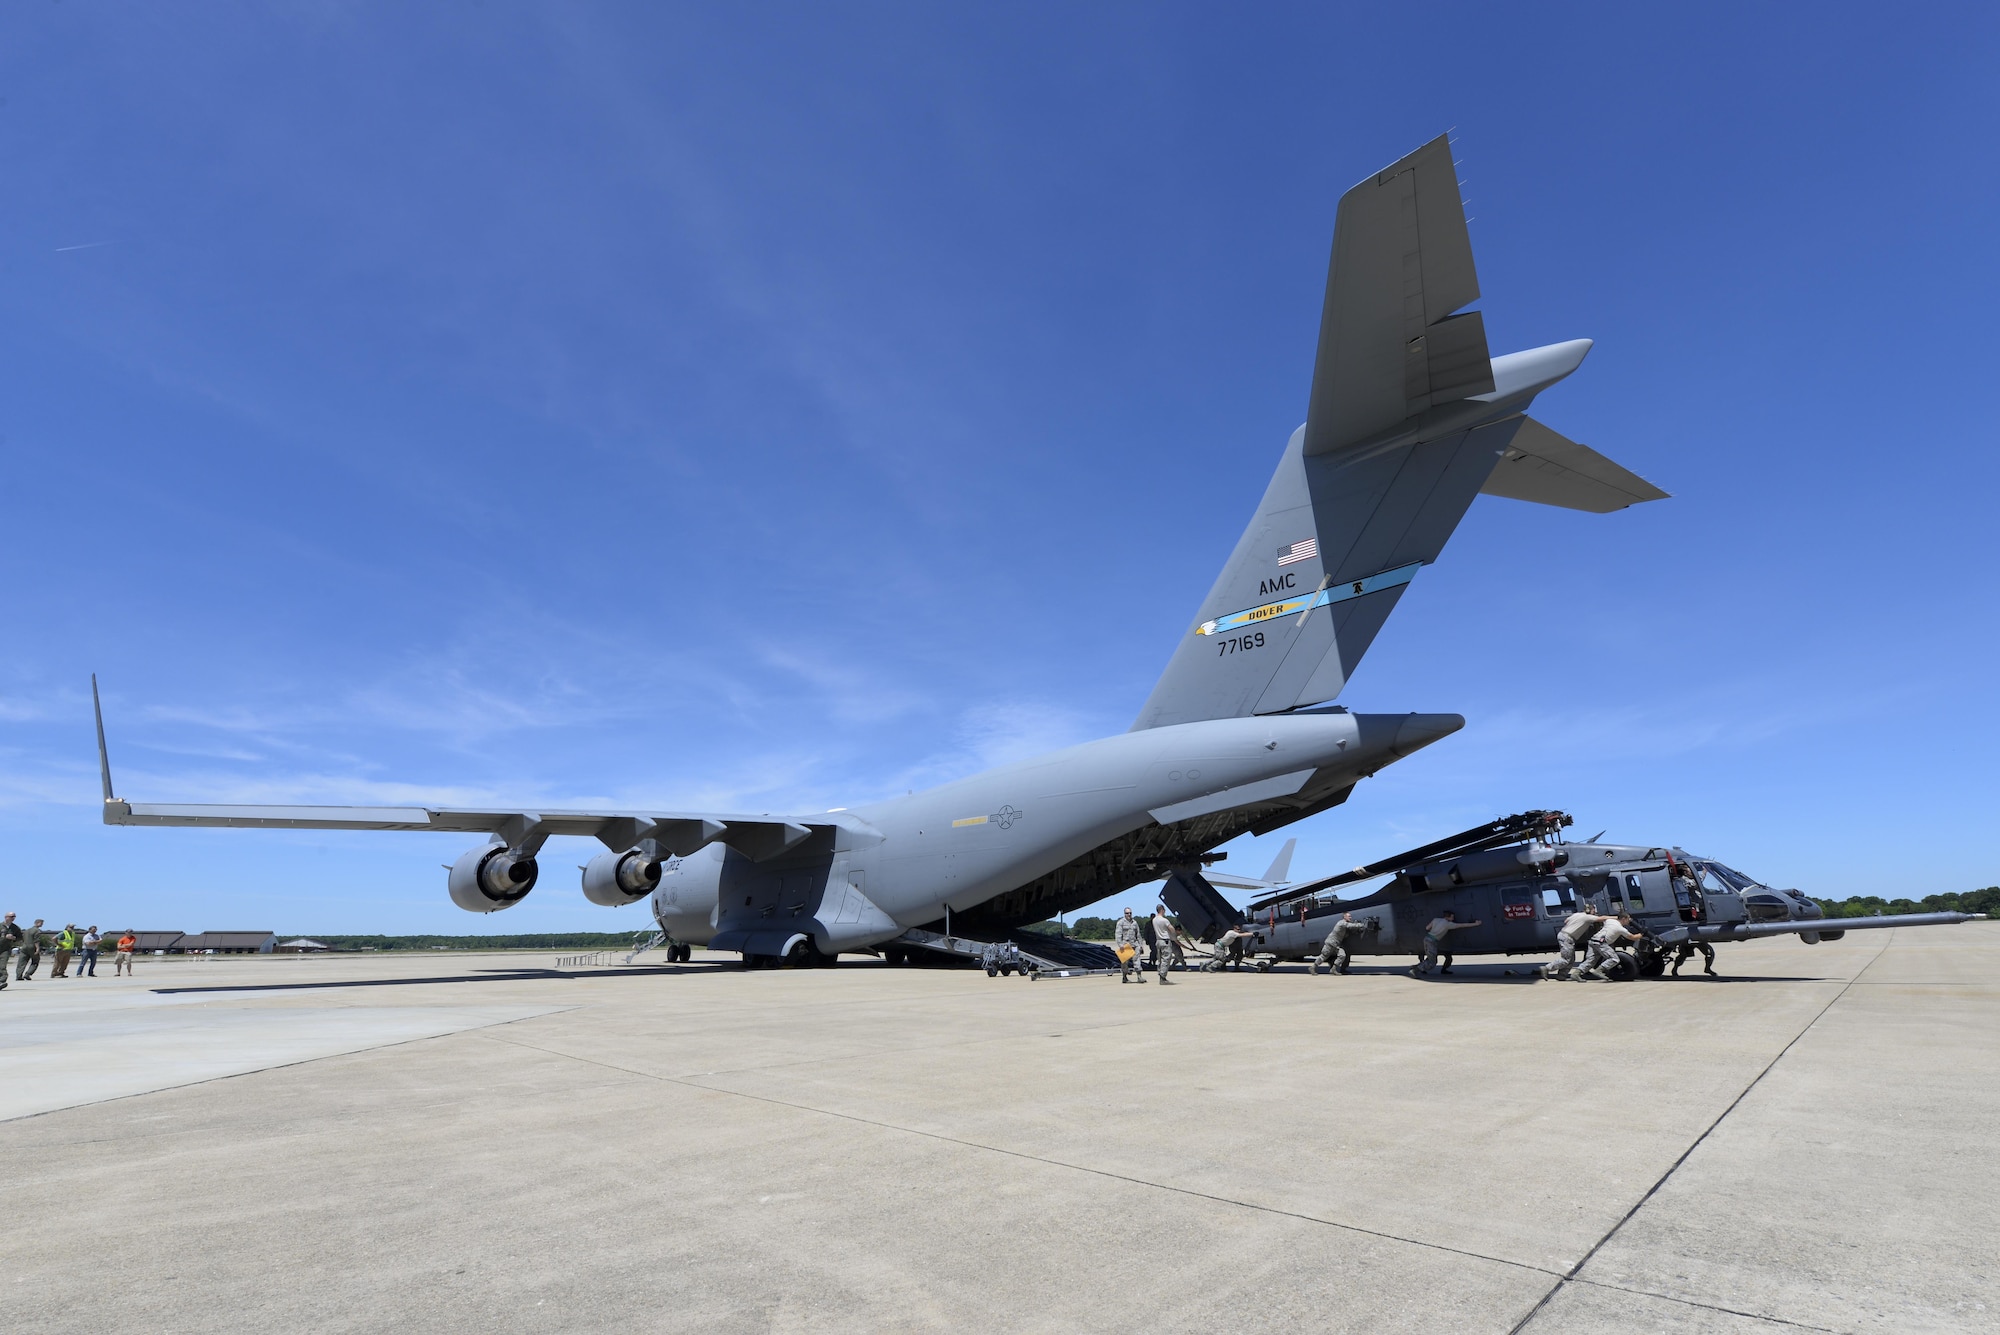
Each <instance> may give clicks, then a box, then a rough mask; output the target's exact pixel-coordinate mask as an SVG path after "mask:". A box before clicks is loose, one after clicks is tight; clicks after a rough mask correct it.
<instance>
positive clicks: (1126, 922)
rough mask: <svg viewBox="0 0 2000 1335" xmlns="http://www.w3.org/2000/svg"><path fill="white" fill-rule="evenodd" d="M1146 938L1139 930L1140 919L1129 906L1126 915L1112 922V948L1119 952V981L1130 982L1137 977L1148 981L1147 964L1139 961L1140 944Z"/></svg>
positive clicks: (1141, 980)
mask: <svg viewBox="0 0 2000 1335" xmlns="http://www.w3.org/2000/svg"><path fill="white" fill-rule="evenodd" d="M1145 939H1146V938H1145V934H1144V933H1142V932H1141V931H1140V930H1139V920H1138V919H1137V918H1135V917H1133V916H1132V910H1131V909H1129V908H1128V909H1126V910H1125V916H1123V917H1122V918H1120V919H1119V920H1118V921H1117V922H1115V923H1113V924H1112V926H1111V948H1112V949H1113V950H1115V951H1117V952H1118V981H1119V982H1121V983H1129V982H1131V981H1132V980H1133V978H1135V977H1136V978H1137V979H1138V980H1139V981H1140V982H1142V983H1143V982H1145V981H1146V966H1145V965H1144V964H1142V963H1140V961H1139V946H1140V944H1141V943H1142V942H1143V941H1145ZM1128 951H1129V953H1128Z"/></svg>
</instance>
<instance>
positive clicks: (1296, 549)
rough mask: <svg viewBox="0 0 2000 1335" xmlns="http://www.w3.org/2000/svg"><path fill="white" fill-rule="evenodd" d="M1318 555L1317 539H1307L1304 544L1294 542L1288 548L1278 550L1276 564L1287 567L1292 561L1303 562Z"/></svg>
mask: <svg viewBox="0 0 2000 1335" xmlns="http://www.w3.org/2000/svg"><path fill="white" fill-rule="evenodd" d="M1318 555H1319V539H1318V538H1307V539H1306V540H1305V541H1304V542H1295V543H1293V544H1292V545H1291V546H1289V547H1280V548H1278V564H1279V565H1281V566H1288V565H1290V564H1291V563H1292V562H1294V561H1304V560H1307V559H1309V558H1311V557H1315V556H1318Z"/></svg>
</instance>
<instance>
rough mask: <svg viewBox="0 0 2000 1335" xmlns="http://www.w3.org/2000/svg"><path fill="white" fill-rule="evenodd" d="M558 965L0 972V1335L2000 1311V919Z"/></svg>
mask: <svg viewBox="0 0 2000 1335" xmlns="http://www.w3.org/2000/svg"><path fill="white" fill-rule="evenodd" d="M553 960H554V955H553V954H543V955H520V954H510V955H482V956H468V955H459V954H452V955H437V956H400V957H376V958H368V957H342V958H305V959H273V958H269V957H265V958H218V959H208V960H190V961H171V962H169V961H158V960H142V961H141V962H140V974H139V977H138V978H137V979H136V980H122V979H120V980H114V979H111V978H110V977H108V976H103V977H99V978H96V979H84V980H76V979H67V980H48V979H43V980H41V981H37V982H32V983H29V984H26V985H20V984H17V985H15V986H14V987H13V988H10V989H9V990H8V991H7V992H5V993H0V1117H4V1118H6V1119H9V1120H4V1121H0V1164H4V1171H5V1174H6V1177H7V1180H8V1181H7V1185H8V1199H9V1203H10V1205H11V1207H12V1208H10V1209H9V1210H7V1211H6V1212H5V1215H4V1219H0V1258H4V1264H0V1304H4V1306H0V1311H4V1312H5V1314H6V1316H5V1320H4V1325H5V1328H6V1329H9V1330H21V1331H37V1332H42V1331H48V1332H61V1331H72V1330H74V1331H85V1330H89V1331H96V1330H100V1329H105V1328H118V1329H134V1330H146V1331H237V1330H243V1331H250V1330H256V1331H270V1330H302V1329H313V1330H318V1331H378V1330H405V1329H410V1328H415V1327H418V1326H420V1325H421V1327H422V1328H424V1329H426V1330H428V1331H434V1332H436V1331H480V1332H485V1331H546V1330H563V1331H597V1330H606V1331H609V1330H620V1331H631V1330H682V1329H694V1328H701V1329H704V1330H720V1331H767V1330H784V1331H791V1330H843V1331H845V1330H871V1331H872V1330H943V1329H953V1330H962V1329H980V1330H1004V1331H1014V1330H1021V1331H1070V1330H1079V1329H1085V1328H1089V1329H1095V1330H1111V1331H1117V1330H1141V1329H1143V1330H1148V1331H1162V1330H1164V1331H1181V1330H1197V1329H1200V1330H1205V1331H1206V1330H1217V1329H1222V1330H1232V1331H1237V1330H1253V1331H1262V1330H1294V1329H1300V1328H1308V1327H1310V1328H1315V1329H1330V1330H1339V1331H1368V1332H1376V1331H1426V1332H1434V1331H1493V1332H1511V1331H1529V1332H1537V1333H1538V1335H1539V1333H1541V1332H1553V1331H1609V1332H1626V1331H1631V1332H1639V1331H1647V1332H1651V1331H1701V1332H1710V1331H1713V1332H1730V1333H1731V1335H1734V1333H1735V1332H1752V1331H1788V1332H1796V1331H1799V1330H1833V1331H1894V1332H1912V1331H1993V1330H2000V1276H1996V1273H1995V1260H1996V1258H1995V1247H1994V1242H1993V1240H1994V1238H1996V1237H2000V1161H1996V1158H1995V1156H1994V1155H1993V1154H1992V1151H1991V1144H1992V1139H1993V1132H1994V1128H1995V1127H1996V1125H2000V1115H1997V1114H2000V1109H1996V1104H2000V1043H1996V1042H1995V1041H1994V1034H1995V1031H1996V1027H1997V1026H1996V1021H2000V981H1996V980H2000V924H1991V923H1983V922H1981V923H1968V924H1965V925H1963V926H1960V927H1945V928H1931V929H1902V930H1898V931H1892V932H1879V933H1878V932H1868V933H1855V934H1853V935H1850V936H1849V937H1848V938H1847V939H1846V940H1845V941H1842V942H1838V943H1827V944H1822V945H1817V946H1807V945H1804V944H1802V943H1799V942H1797V941H1792V940H1779V941H1769V942H1756V943H1745V944H1740V945H1726V946H1723V947H1721V948H1720V949H1719V951H1718V962H1719V964H1720V966H1721V968H1722V970H1723V972H1724V975H1725V976H1724V977H1723V978H1721V979H1713V980H1711V979H1703V978H1700V977H1692V978H1690V977H1683V978H1680V979H1663V980H1659V981H1651V982H1641V983H1631V984H1616V985H1614V984H1573V983H1551V982H1542V981H1537V980H1534V979H1532V978H1529V977H1528V976H1526V970H1527V969H1528V968H1529V967H1531V964H1532V962H1522V961H1496V962H1493V963H1475V962H1469V961H1468V962H1464V963H1461V964H1460V966H1459V968H1458V970H1457V971H1456V973H1455V974H1454V976H1453V977H1451V978H1447V979H1427V980H1419V979H1413V978H1410V977H1409V976H1408V975H1407V974H1405V973H1401V972H1395V971H1391V970H1390V968H1389V966H1388V965H1387V964H1380V965H1377V964H1373V963H1370V962H1367V961H1363V962H1362V963H1361V965H1360V967H1359V968H1358V970H1357V972H1355V973H1353V974H1350V975H1349V976H1347V977H1344V978H1335V977H1328V976H1320V977H1311V976H1308V975H1307V974H1305V973H1304V971H1303V970H1302V969H1298V970H1281V971H1279V972H1277V973H1274V974H1271V975H1254V974H1229V975H1223V976H1219V977H1217V976H1200V975H1192V974H1177V975H1175V978H1176V982H1175V985H1174V986H1172V987H1167V988H1162V987H1160V986H1159V985H1158V984H1155V983H1149V984H1147V985H1145V986H1136V985H1124V984H1121V983H1119V982H1118V980H1117V979H1116V978H1109V979H1106V978H1088V979H1074V980H1062V981H1053V980H1052V981H1048V982H1028V981H1024V980H1020V979H1000V980H994V979H988V978H987V977H986V976H985V974H983V973H979V972H972V971H966V972H959V971H948V970H930V969H892V968H888V967H886V966H881V965H876V964H872V963H866V962H858V961H857V962H850V963H845V964H843V965H842V966H841V967H839V968H837V969H831V970H817V971H804V972H792V971H781V972H771V973H754V974H745V973H741V972H738V971H736V970H734V969H731V968H728V967H726V966H725V965H721V964H718V963H714V962H710V961H708V960H706V959H705V958H704V956H703V954H702V953H701V952H697V954H696V959H695V962H694V963H692V964H690V965H684V966H667V967H653V968H643V969H631V970H626V969H620V968H616V967H613V968H606V969H577V970H566V971H563V970H556V969H554V968H553V967H551V966H552V964H553ZM45 967H46V966H45ZM1507 969H1512V970H1514V973H1513V975H1512V976H1509V975H1508V974H1507V973H1506V972H1505V970H1507ZM207 989H216V990H207ZM1163 1283H1164V1284H1168V1285H1170V1286H1171V1290H1172V1296H1171V1297H1170V1298H1164V1299H1163V1298H1161V1297H1159V1296H1157V1295H1158V1292H1159V1288H1160V1286H1161V1285H1162V1284H1163ZM9 1290H11V1291H9Z"/></svg>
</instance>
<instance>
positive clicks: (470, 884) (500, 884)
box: [450, 844, 541, 913]
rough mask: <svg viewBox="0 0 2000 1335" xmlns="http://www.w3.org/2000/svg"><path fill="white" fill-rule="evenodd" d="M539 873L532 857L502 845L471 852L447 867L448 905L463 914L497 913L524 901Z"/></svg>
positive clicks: (489, 846) (539, 870) (491, 845)
mask: <svg viewBox="0 0 2000 1335" xmlns="http://www.w3.org/2000/svg"><path fill="white" fill-rule="evenodd" d="M540 873H541V868H539V867H537V866H536V865H535V857H534V854H532V853H518V852H516V851H514V850H513V849H511V848H509V847H507V846H506V845H505V844H487V845H486V846H485V847H483V848H475V849H471V850H469V851H468V852H467V853H466V854H465V856H464V857H462V858H460V859H459V860H458V861H456V862H454V863H452V864H451V883H450V884H451V902H452V903H454V904H456V905H458V906H459V907H460V908H462V909H464V910H465V911H466V912H467V913H498V912H499V911H500V910H501V909H510V908H513V907H514V906H515V905H516V904H518V903H520V902H521V901H522V900H523V899H526V898H527V897H528V892H529V891H530V890H532V889H534V888H535V877H536V876H537V875H539V874H540Z"/></svg>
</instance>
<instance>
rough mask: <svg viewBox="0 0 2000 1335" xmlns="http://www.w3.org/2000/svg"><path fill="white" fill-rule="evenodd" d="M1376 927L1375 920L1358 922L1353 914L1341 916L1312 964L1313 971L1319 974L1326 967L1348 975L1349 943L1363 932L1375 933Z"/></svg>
mask: <svg viewBox="0 0 2000 1335" xmlns="http://www.w3.org/2000/svg"><path fill="white" fill-rule="evenodd" d="M1375 927H1376V922H1375V920H1374V919H1373V918H1363V919H1361V920H1360V921H1359V922H1356V921H1355V918H1354V915H1353V914H1352V913H1343V914H1341V915H1340V921H1339V922H1337V923H1335V924H1334V925H1333V930H1332V931H1330V932H1328V933H1327V934H1326V940H1325V941H1324V942H1323V943H1321V945H1320V948H1319V958H1318V959H1316V960H1314V961H1313V962H1312V971H1313V972H1314V973H1318V972H1319V971H1320V966H1321V965H1326V966H1327V967H1328V968H1330V969H1332V970H1333V972H1335V973H1346V972H1347V958H1348V952H1347V943H1348V942H1349V941H1352V940H1353V939H1354V938H1356V937H1358V936H1360V935H1361V934H1362V933H1363V932H1372V931H1374V930H1375Z"/></svg>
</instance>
